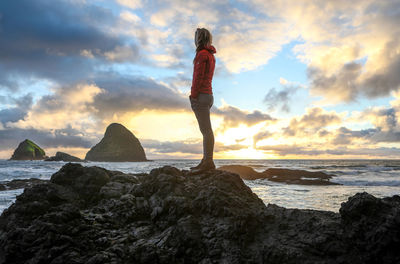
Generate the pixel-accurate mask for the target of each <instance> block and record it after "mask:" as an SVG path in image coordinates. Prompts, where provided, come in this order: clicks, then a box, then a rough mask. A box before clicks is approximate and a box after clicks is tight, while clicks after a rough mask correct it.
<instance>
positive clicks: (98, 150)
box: [85, 123, 147, 162]
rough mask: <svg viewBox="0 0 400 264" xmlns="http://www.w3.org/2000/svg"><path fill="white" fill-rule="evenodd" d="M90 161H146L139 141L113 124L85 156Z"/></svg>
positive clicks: (122, 128) (122, 127) (124, 129)
mask: <svg viewBox="0 0 400 264" xmlns="http://www.w3.org/2000/svg"><path fill="white" fill-rule="evenodd" d="M85 160H90V161H116V162H118V161H146V160H147V159H146V154H145V153H144V150H143V147H142V145H141V144H140V142H139V140H138V139H137V138H136V137H135V135H133V134H132V132H131V131H129V130H128V129H126V127H124V126H123V125H121V124H118V123H113V124H111V125H109V126H108V127H107V129H106V133H105V134H104V137H103V139H102V140H101V141H100V142H99V143H98V144H97V145H96V146H94V147H93V148H91V149H90V150H89V152H88V153H87V154H86V157H85Z"/></svg>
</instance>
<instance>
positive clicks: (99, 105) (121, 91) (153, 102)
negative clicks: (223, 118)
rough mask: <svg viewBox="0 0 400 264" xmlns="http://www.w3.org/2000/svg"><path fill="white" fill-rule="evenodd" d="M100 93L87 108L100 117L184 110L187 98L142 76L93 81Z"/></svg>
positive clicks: (108, 77) (115, 76)
mask: <svg viewBox="0 0 400 264" xmlns="http://www.w3.org/2000/svg"><path fill="white" fill-rule="evenodd" d="M96 84H97V85H98V87H100V88H101V89H102V90H103V92H102V93H98V94H96V96H95V97H94V98H93V102H91V103H90V106H91V107H93V109H94V110H95V111H94V115H96V116H99V117H101V118H104V117H107V116H112V115H113V114H115V113H122V112H140V111H142V110H145V109H149V110H156V111H157V110H159V111H172V110H176V111H188V110H190V106H189V102H188V101H189V99H188V98H187V97H186V96H184V95H182V94H179V93H178V92H176V91H175V90H173V89H170V88H169V87H168V86H166V85H163V84H160V83H158V82H156V81H155V80H153V79H150V78H146V77H139V76H137V77H134V76H132V77H130V78H128V77H127V76H119V75H113V74H111V75H105V76H103V78H99V79H97V80H96Z"/></svg>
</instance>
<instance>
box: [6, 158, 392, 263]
mask: <svg viewBox="0 0 400 264" xmlns="http://www.w3.org/2000/svg"><path fill="white" fill-rule="evenodd" d="M399 238H400V196H397V195H395V196H393V197H388V198H383V199H379V198H376V197H374V196H372V195H370V194H368V193H358V194H356V195H354V196H353V197H350V198H349V199H348V201H347V202H345V203H342V206H341V209H340V211H339V213H334V212H328V211H317V210H301V209H286V208H283V207H279V206H277V205H273V204H268V205H267V206H266V205H265V204H264V203H263V201H262V200H261V199H259V198H258V197H257V195H255V194H254V193H253V192H252V191H251V189H250V188H249V187H248V186H246V185H245V183H244V182H243V180H242V179H241V178H240V177H239V175H237V174H235V173H230V172H226V171H221V170H212V171H208V172H202V173H198V174H193V173H190V172H189V171H185V170H178V169H177V168H174V167H169V166H165V167H162V168H157V169H153V170H152V171H151V172H150V173H149V174H147V173H141V174H126V173H122V172H119V171H109V170H106V169H103V168H100V167H83V166H82V165H80V164H77V163H75V164H73V163H68V164H66V165H64V166H63V167H62V168H61V169H60V170H59V171H58V172H56V173H55V174H53V175H52V177H51V180H50V181H49V182H45V183H43V184H40V183H39V184H36V185H34V186H32V187H28V188H26V189H25V190H24V192H23V193H22V194H21V195H19V196H18V197H17V200H16V202H15V203H14V204H13V205H11V206H10V207H9V208H8V209H6V210H5V211H4V212H3V214H2V215H1V216H0V264H5V263H15V264H19V263H21V264H22V263H88V264H100V263H204V264H206V263H260V264H261V263H273V264H278V263H279V264H282V263H283V264H286V263H289V264H291V263H293V264H295V263H326V264H331V263H332V264H333V263H352V264H364V263H382V264H386V263H387V264H389V263H399V261H400V251H399V250H398V249H399V247H400V239H399Z"/></svg>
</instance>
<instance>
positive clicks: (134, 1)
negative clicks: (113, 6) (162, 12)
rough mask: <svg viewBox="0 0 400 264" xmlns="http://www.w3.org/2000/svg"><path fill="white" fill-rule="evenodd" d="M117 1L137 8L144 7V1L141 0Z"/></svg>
mask: <svg viewBox="0 0 400 264" xmlns="http://www.w3.org/2000/svg"><path fill="white" fill-rule="evenodd" d="M117 3H118V4H120V5H122V6H125V7H129V8H132V9H137V8H140V7H142V1H140V0H117Z"/></svg>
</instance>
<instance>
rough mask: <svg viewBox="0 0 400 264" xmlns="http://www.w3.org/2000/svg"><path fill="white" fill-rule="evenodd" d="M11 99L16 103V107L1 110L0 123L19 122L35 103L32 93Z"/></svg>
mask: <svg viewBox="0 0 400 264" xmlns="http://www.w3.org/2000/svg"><path fill="white" fill-rule="evenodd" d="M11 101H12V102H13V103H14V104H15V106H14V107H11V108H5V109H2V110H0V123H2V126H3V124H6V123H7V122H17V121H18V120H21V119H23V118H24V117H25V116H26V114H27V111H28V110H29V109H30V108H31V107H32V103H33V101H32V95H31V94H26V95H24V96H21V97H18V98H11Z"/></svg>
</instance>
